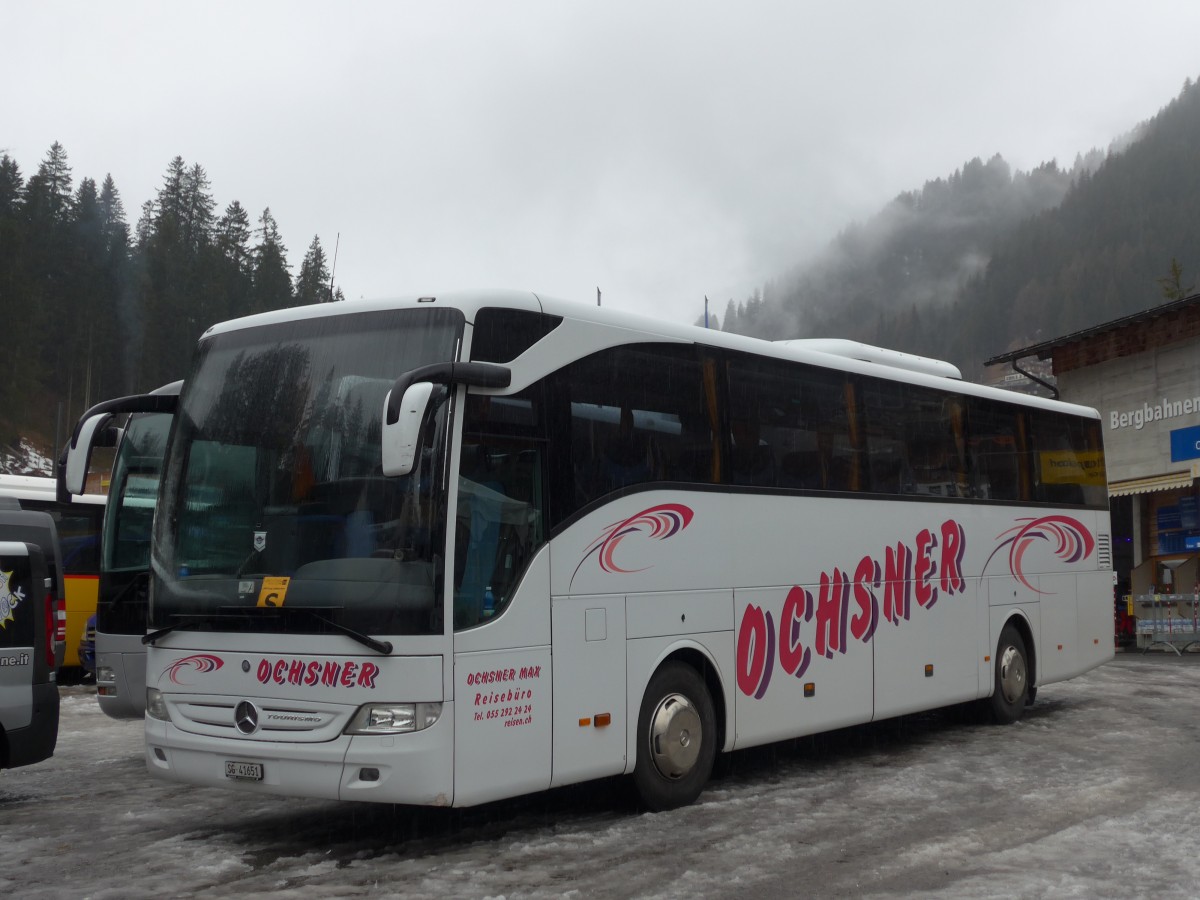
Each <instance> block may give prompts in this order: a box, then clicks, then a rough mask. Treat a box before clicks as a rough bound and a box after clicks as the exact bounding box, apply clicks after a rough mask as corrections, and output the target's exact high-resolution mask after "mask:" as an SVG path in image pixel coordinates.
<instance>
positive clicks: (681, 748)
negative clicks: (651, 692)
mask: <svg viewBox="0 0 1200 900" xmlns="http://www.w3.org/2000/svg"><path fill="white" fill-rule="evenodd" d="M649 737H650V757H651V759H653V760H654V767H655V768H656V769H658V771H659V773H660V774H661V775H662V776H663V777H664V778H669V779H672V780H675V779H678V778H682V777H683V776H685V775H687V773H688V772H690V771H691V770H692V767H693V766H695V765H696V760H697V759H698V758H699V757H700V747H701V745H702V744H703V739H704V731H703V728H702V727H701V724H700V713H699V712H698V711H697V710H696V707H695V706H693V705H692V702H691V701H690V700H688V698H687V697H685V696H684V695H683V694H668V695H667V696H666V697H663V699H662V700H661V701H659V704H658V706H657V708H655V710H654V715H653V716H651V717H650V735H649Z"/></svg>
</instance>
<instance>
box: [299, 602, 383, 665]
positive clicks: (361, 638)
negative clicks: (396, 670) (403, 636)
mask: <svg viewBox="0 0 1200 900" xmlns="http://www.w3.org/2000/svg"><path fill="white" fill-rule="evenodd" d="M280 609H290V610H291V611H292V612H302V613H307V614H308V615H310V616H312V617H313V618H314V619H316V620H317V621H318V622H320V623H321V624H322V625H327V626H329V627H330V628H332V629H333V630H334V631H336V632H337V633H338V634H344V635H345V636H346V637H348V638H350V640H352V641H357V642H358V643H360V644H362V645H363V646H364V647H367V648H369V649H371V650H374V651H375V652H376V653H379V654H382V655H383V656H387V655H389V654H390V653H391V652H392V642H391V641H380V640H377V639H375V638H373V637H371V636H370V635H369V634H363V633H362V632H361V631H355V630H354V629H353V628H350V627H348V626H346V625H342V624H341V623H340V622H334V621H333V620H331V619H327V618H325V617H324V616H321V615H317V613H315V612H313V610H311V609H307V608H305V607H303V606H292V607H287V606H281V607H280Z"/></svg>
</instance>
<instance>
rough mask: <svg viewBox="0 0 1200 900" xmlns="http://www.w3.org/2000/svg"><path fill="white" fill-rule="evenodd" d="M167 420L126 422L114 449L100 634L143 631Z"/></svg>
mask: <svg viewBox="0 0 1200 900" xmlns="http://www.w3.org/2000/svg"><path fill="white" fill-rule="evenodd" d="M171 419H172V416H171V414H170V413H152V414H146V415H134V416H132V417H130V419H129V422H128V424H127V425H126V426H125V434H124V437H122V439H121V444H120V446H119V447H118V449H117V457H116V460H115V461H114V462H113V470H112V472H113V474H112V481H111V483H110V485H109V499H108V504H107V505H106V507H105V511H104V531H103V534H102V536H101V541H100V582H101V584H100V595H99V597H98V598H97V604H96V630H97V631H98V632H101V633H104V634H143V633H145V630H146V575H147V569H148V568H149V565H150V532H151V528H152V525H153V522H154V502H155V498H156V497H157V496H158V477H159V471H160V470H161V469H162V461H163V453H164V451H165V450H166V444H167V435H168V433H169V432H170V429H171Z"/></svg>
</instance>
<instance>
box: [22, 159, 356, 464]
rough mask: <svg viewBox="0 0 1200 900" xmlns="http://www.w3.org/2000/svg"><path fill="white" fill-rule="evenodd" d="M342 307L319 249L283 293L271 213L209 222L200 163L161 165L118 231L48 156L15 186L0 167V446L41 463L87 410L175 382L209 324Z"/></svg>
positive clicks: (115, 208) (317, 245) (238, 211)
mask: <svg viewBox="0 0 1200 900" xmlns="http://www.w3.org/2000/svg"><path fill="white" fill-rule="evenodd" d="M342 296H343V295H342V292H341V289H340V288H335V287H334V286H333V284H332V273H331V272H330V269H329V264H328V262H327V260H326V256H325V251H324V249H323V248H322V246H321V241H320V238H319V237H317V236H314V237H313V240H312V243H311V244H310V245H309V247H308V250H307V252H306V253H305V257H304V262H303V263H302V264H301V267H300V271H299V273H298V275H297V277H296V278H295V279H294V280H293V277H292V274H291V266H290V265H289V263H288V259H287V248H286V247H285V246H284V243H283V240H282V237H281V236H280V231H279V225H278V223H277V222H276V220H275V217H274V216H273V215H272V213H271V211H270V209H269V208H268V209H264V210H263V211H262V212H261V213H260V214H259V215H258V216H257V217H252V215H251V213H249V212H248V211H247V210H246V209H245V208H244V207H243V206H242V205H241V204H240V203H239V202H238V201H237V200H234V201H232V202H230V203H229V204H228V205H226V206H225V207H224V209H223V210H221V211H218V205H217V202H216V199H215V197H214V195H213V189H212V183H211V181H210V179H209V177H208V173H207V172H206V171H205V169H204V167H203V166H202V165H200V164H199V163H191V164H189V163H187V162H186V161H185V160H184V159H183V157H181V156H177V157H175V158H174V159H173V160H171V161H170V163H168V165H167V168H166V172H165V173H164V175H163V179H162V182H161V185H160V187H159V188H158V190H157V192H156V193H155V195H154V197H153V198H151V199H149V200H146V201H145V202H144V203H143V204H142V205H141V207H140V209H139V216H138V220H137V222H136V224H135V225H134V227H133V228H132V229H131V228H130V225H129V223H128V220H127V218H126V210H125V205H124V201H123V200H122V197H121V194H120V192H119V190H118V189H117V185H116V184H115V183H114V181H113V179H112V176H111V175H107V176H105V177H104V178H103V180H102V181H100V182H99V183H97V181H96V180H95V179H94V178H92V177H89V176H84V177H82V178H80V179H79V181H78V184H76V182H75V175H74V173H73V172H72V169H71V165H70V161H69V159H68V155H67V151H66V149H65V148H64V147H63V146H62V145H61V144H59V143H57V142H56V143H54V144H52V145H51V147H50V149H49V151H48V152H47V153H46V156H45V157H44V158H43V159H42V160H41V162H39V164H38V166H37V169H36V170H35V171H34V172H33V174H31V175H29V176H28V177H26V176H25V175H24V173H23V172H22V171H21V167H20V166H19V164H18V163H17V161H16V160H14V159H13V158H12V157H10V156H9V155H8V154H6V153H5V154H0V321H2V322H3V327H4V332H5V336H6V338H7V340H6V341H5V345H6V346H5V352H4V354H2V355H0V444H12V443H13V442H14V441H15V439H16V437H17V436H18V435H24V436H28V437H33V438H34V439H35V440H36V441H37V442H38V443H40V444H42V445H43V446H44V447H45V448H47V449H49V448H50V446H51V444H52V443H53V442H54V440H55V438H56V437H57V439H58V440H59V442H60V443H61V441H62V440H63V439H64V432H65V431H67V430H68V429H70V428H71V427H72V426H73V425H74V423H75V420H76V419H77V418H78V417H79V415H80V414H81V413H82V412H83V411H84V410H85V409H86V408H87V407H88V406H89V405H91V404H93V403H96V402H98V401H100V400H103V399H108V398H110V397H116V396H120V395H122V394H129V393H134V392H138V391H146V390H151V389H153V388H156V387H158V386H159V385H161V384H165V383H166V382H169V381H174V380H176V379H178V378H182V377H184V375H185V374H186V368H187V366H188V364H189V361H190V360H191V356H192V352H193V349H194V347H195V343H196V340H197V338H199V336H200V335H201V334H202V333H203V332H204V330H205V329H206V328H208V326H209V325H212V324H213V323H215V322H219V321H223V320H225V319H230V318H235V317H237V316H243V315H248V314H251V313H256V312H265V311H267V310H273V309H281V308H283V307H288V306H295V305H300V304H304V303H315V302H321V301H327V300H330V299H341V298H342Z"/></svg>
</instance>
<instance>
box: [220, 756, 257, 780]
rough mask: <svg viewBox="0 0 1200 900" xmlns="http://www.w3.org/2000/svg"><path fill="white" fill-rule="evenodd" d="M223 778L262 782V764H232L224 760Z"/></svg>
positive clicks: (230, 761)
mask: <svg viewBox="0 0 1200 900" xmlns="http://www.w3.org/2000/svg"><path fill="white" fill-rule="evenodd" d="M225 777H226V778H232V779H234V780H236V781H262V780H263V766H262V763H248V762H234V761H233V760H231V759H227V760H225Z"/></svg>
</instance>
